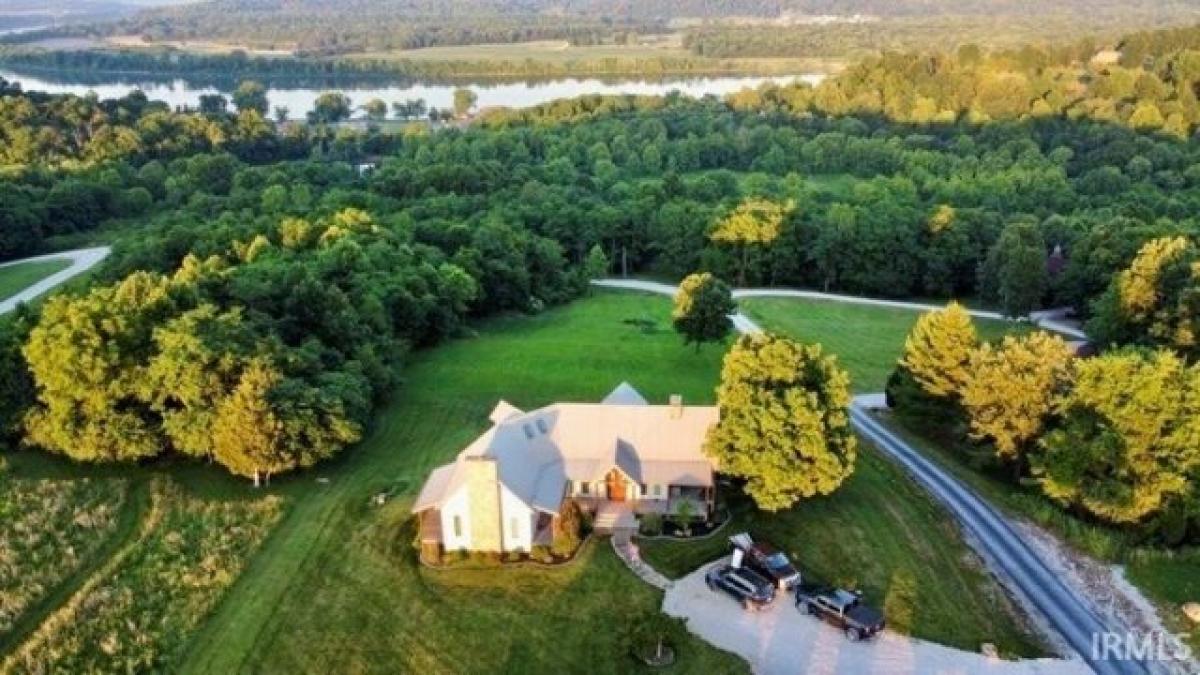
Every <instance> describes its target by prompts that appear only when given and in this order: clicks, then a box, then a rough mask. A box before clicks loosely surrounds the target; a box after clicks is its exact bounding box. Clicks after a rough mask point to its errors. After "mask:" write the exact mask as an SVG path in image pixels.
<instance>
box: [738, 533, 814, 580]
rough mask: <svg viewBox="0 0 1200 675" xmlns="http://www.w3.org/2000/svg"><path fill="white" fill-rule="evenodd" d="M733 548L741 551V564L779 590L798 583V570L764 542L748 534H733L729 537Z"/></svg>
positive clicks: (786, 558)
mask: <svg viewBox="0 0 1200 675" xmlns="http://www.w3.org/2000/svg"><path fill="white" fill-rule="evenodd" d="M729 542H730V543H731V544H733V547H734V549H735V550H740V551H742V553H743V557H742V559H743V564H744V565H745V566H746V567H749V568H750V569H751V570H753V571H755V572H757V573H758V574H759V576H763V577H766V578H767V579H768V580H770V581H771V582H773V583H774V584H775V585H776V586H777V587H779V590H781V591H786V590H788V589H790V588H793V587H795V586H797V585H799V584H800V572H799V571H798V570H797V569H796V566H795V565H793V564H792V561H791V560H788V557H787V555H786V554H785V553H783V552H782V551H780V550H778V549H776V548H775V547H774V546H771V545H770V544H768V543H766V542H761V541H758V542H756V541H754V540H753V539H751V538H750V535H749V534H746V533H744V532H743V533H742V534H735V535H733V536H732V537H730V538H729Z"/></svg>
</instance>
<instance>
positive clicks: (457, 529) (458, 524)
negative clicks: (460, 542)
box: [454, 516, 462, 537]
mask: <svg viewBox="0 0 1200 675" xmlns="http://www.w3.org/2000/svg"><path fill="white" fill-rule="evenodd" d="M454 536H456V537H461V536H462V516H454Z"/></svg>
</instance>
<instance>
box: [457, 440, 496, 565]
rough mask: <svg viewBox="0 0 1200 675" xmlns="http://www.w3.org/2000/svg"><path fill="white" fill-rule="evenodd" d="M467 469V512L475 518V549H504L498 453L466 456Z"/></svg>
mask: <svg viewBox="0 0 1200 675" xmlns="http://www.w3.org/2000/svg"><path fill="white" fill-rule="evenodd" d="M464 466H465V467H466V470H467V513H468V514H470V518H471V549H472V550H475V551H500V550H502V548H503V546H502V539H501V535H502V532H501V530H500V528H501V522H500V521H501V517H502V515H501V513H500V472H499V468H498V467H497V465H496V458H495V457H484V456H474V457H467V458H465V460H464Z"/></svg>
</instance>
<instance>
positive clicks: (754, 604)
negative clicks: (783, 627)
mask: <svg viewBox="0 0 1200 675" xmlns="http://www.w3.org/2000/svg"><path fill="white" fill-rule="evenodd" d="M704 582H705V583H707V584H708V587H709V588H710V589H712V590H714V591H724V592H726V593H728V594H729V595H731V596H733V599H734V600H737V601H738V602H740V603H741V604H742V607H743V608H744V609H750V610H753V609H761V608H763V607H766V606H767V605H769V604H771V603H772V602H774V601H775V584H772V583H771V582H770V581H767V580H766V579H764V578H762V577H760V576H758V575H757V574H755V573H754V572H751V571H750V570H748V569H746V568H745V567H733V566H731V565H719V566H717V567H714V568H712V569H710V570H709V571H708V573H707V574H705V575H704Z"/></svg>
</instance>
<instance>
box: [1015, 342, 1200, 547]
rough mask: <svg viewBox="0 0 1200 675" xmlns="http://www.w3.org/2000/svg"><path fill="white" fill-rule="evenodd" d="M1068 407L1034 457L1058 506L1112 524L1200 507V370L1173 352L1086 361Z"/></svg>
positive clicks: (1062, 407)
mask: <svg viewBox="0 0 1200 675" xmlns="http://www.w3.org/2000/svg"><path fill="white" fill-rule="evenodd" d="M1076 370H1077V375H1076V378H1075V385H1074V387H1073V388H1072V389H1071V391H1070V392H1069V393H1067V394H1066V395H1064V396H1063V397H1062V399H1061V400H1060V401H1059V402H1058V410H1059V413H1060V415H1061V416H1062V418H1063V423H1062V425H1061V426H1060V427H1059V428H1057V429H1055V430H1054V431H1052V432H1050V433H1049V434H1047V435H1046V437H1045V438H1043V439H1042V442H1041V443H1040V448H1039V449H1038V450H1037V451H1035V452H1031V455H1030V465H1031V468H1032V470H1033V475H1034V477H1035V478H1036V479H1037V481H1038V483H1039V484H1040V485H1041V488H1042V490H1043V491H1044V492H1045V493H1046V494H1047V495H1048V496H1049V497H1051V498H1052V499H1055V500H1057V501H1059V502H1061V503H1063V504H1066V505H1070V506H1077V507H1080V508H1082V509H1083V510H1085V511H1087V512H1088V513H1091V514H1092V515H1094V516H1096V517H1098V518H1102V519H1104V520H1106V521H1108V522H1111V523H1118V524H1130V523H1136V522H1139V521H1143V520H1145V519H1146V518H1149V517H1151V516H1154V515H1157V514H1160V513H1162V512H1163V510H1164V509H1166V508H1167V507H1168V506H1169V505H1170V503H1171V502H1172V501H1173V500H1180V499H1187V498H1191V499H1193V500H1194V499H1195V491H1196V489H1197V487H1196V483H1195V480H1196V475H1195V470H1196V469H1197V468H1198V467H1200V366H1195V365H1193V366H1191V367H1188V366H1187V365H1186V364H1185V363H1184V362H1183V360H1182V359H1180V358H1179V357H1177V356H1176V355H1174V354H1172V353H1171V352H1170V351H1168V350H1159V351H1157V352H1153V353H1147V352H1142V351H1137V350H1123V351H1118V352H1112V353H1109V354H1104V355H1102V356H1099V357H1096V358H1092V359H1086V360H1084V361H1081V362H1080V363H1079V364H1078V366H1077V368H1076Z"/></svg>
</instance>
